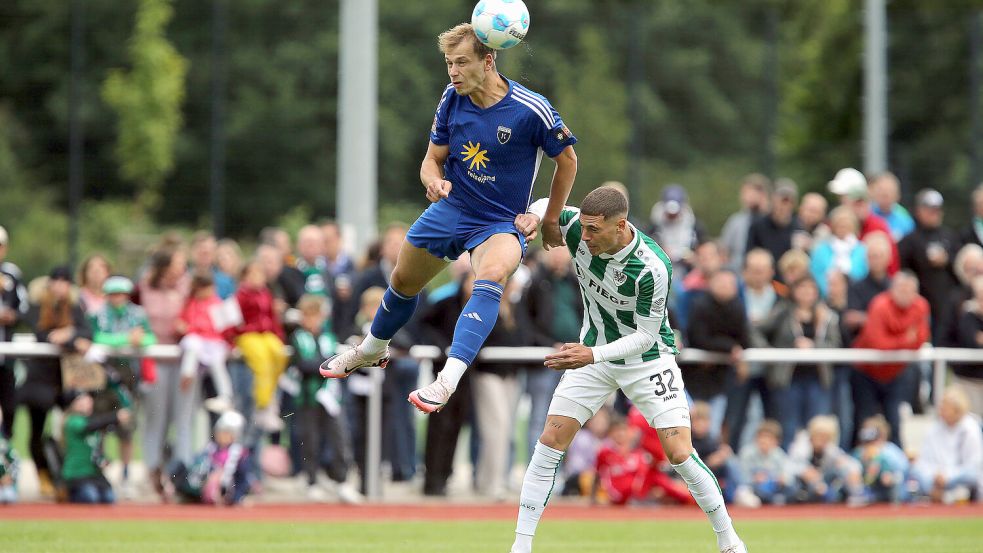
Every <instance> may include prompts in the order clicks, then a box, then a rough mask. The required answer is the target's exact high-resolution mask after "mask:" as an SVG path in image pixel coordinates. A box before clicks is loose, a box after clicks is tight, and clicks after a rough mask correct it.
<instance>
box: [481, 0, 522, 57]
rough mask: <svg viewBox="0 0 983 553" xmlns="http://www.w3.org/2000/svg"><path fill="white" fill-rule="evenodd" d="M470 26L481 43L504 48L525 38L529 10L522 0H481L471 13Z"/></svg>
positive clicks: (490, 46)
mask: <svg viewBox="0 0 983 553" xmlns="http://www.w3.org/2000/svg"><path fill="white" fill-rule="evenodd" d="M471 26H472V27H474V34H476V35H478V40H480V41H481V43H482V44H484V45H485V46H487V47H489V48H494V49H495V50H504V49H506V48H511V47H513V46H515V45H516V44H518V43H520V42H522V39H524V38H526V31H528V30H529V10H527V9H526V5H525V4H523V3H522V0H481V1H480V2H478V4H477V5H476V6H475V7H474V11H473V12H472V13H471Z"/></svg>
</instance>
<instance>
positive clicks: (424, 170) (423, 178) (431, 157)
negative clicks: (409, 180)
mask: <svg viewBox="0 0 983 553" xmlns="http://www.w3.org/2000/svg"><path fill="white" fill-rule="evenodd" d="M449 154H450V148H449V147H448V146H447V145H446V144H444V145H439V144H434V143H433V142H431V143H430V145H429V146H427V155H425V156H424V157H423V163H422V164H421V165H420V182H422V183H423V186H424V188H426V189H427V199H428V200H430V201H431V202H434V203H436V202H439V201H440V199H441V198H446V197H447V196H448V195H450V193H451V183H450V181H448V180H446V179H445V178H444V162H445V161H447V156H448V155H449Z"/></svg>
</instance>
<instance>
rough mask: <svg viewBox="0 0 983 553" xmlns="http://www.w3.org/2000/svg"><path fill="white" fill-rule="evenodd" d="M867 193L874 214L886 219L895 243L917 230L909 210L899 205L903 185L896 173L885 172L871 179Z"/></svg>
mask: <svg viewBox="0 0 983 553" xmlns="http://www.w3.org/2000/svg"><path fill="white" fill-rule="evenodd" d="M867 191H868V193H869V194H870V199H871V201H872V202H873V206H872V209H873V210H874V214H875V215H877V216H878V217H881V218H882V219H884V221H885V222H886V223H887V226H888V227H889V228H890V229H891V238H893V239H894V241H895V242H898V241H900V240H901V239H902V238H904V237H905V236H908V234H909V233H911V231H913V230H915V220H914V219H912V218H911V214H910V213H908V210H907V209H905V208H904V207H903V206H902V205H901V204H899V203H898V200H900V199H901V185H900V184H899V183H898V177H896V176H894V173H892V172H890V171H885V172H883V173H881V174H879V175H877V176H876V177H874V178H872V179H870V185H868V186H867Z"/></svg>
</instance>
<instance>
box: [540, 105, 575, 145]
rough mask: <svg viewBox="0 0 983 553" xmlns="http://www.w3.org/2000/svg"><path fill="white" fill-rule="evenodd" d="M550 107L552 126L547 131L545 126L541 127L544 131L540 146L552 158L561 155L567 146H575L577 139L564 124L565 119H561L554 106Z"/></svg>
mask: <svg viewBox="0 0 983 553" xmlns="http://www.w3.org/2000/svg"><path fill="white" fill-rule="evenodd" d="M546 105H547V107H549V110H550V114H551V115H552V116H553V120H552V121H551V122H552V125H551V126H550V127H549V128H548V129H547V128H546V126H545V125H543V126H542V127H540V128H541V129H542V130H543V131H545V132H543V133H541V136H540V139H539V142H538V144H537V145H538V146H539V147H540V148H542V149H543V151H544V152H546V155H548V156H550V157H556V156H558V155H560V152H562V151H563V149H564V148H566V147H567V146H573V145H574V144H576V143H577V137H576V136H574V135H573V133H572V132H570V129H568V128H567V126H566V125H565V124H564V123H563V119H561V118H560V114H559V113H558V112H557V111H556V110H555V109H553V106H551V105H549V103H547V104H546Z"/></svg>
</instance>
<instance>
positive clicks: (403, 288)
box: [389, 269, 424, 296]
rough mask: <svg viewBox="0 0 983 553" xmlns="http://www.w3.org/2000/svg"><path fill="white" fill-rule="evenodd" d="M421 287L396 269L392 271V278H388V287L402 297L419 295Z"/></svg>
mask: <svg viewBox="0 0 983 553" xmlns="http://www.w3.org/2000/svg"><path fill="white" fill-rule="evenodd" d="M423 286H424V285H423V284H420V283H418V282H416V280H415V279H413V278H411V277H407V276H406V275H404V274H403V272H402V271H399V270H397V269H394V270H393V273H392V276H391V277H390V278H389V287H390V288H392V289H393V290H395V291H396V292H397V293H399V294H402V295H403V296H415V295H417V294H419V293H420V290H422V289H423Z"/></svg>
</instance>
